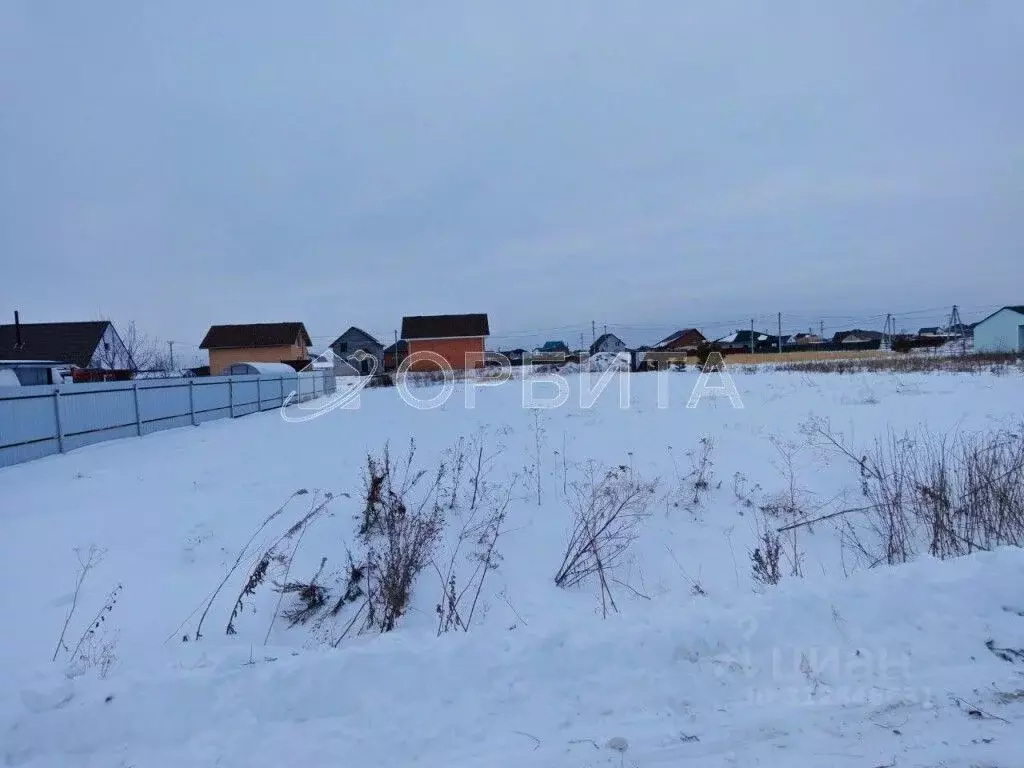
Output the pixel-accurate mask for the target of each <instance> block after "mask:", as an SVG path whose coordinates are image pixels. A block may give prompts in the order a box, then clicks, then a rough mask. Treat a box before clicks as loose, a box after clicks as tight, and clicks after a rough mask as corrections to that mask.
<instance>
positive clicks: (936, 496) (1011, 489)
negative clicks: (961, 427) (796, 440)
mask: <svg viewBox="0 0 1024 768" xmlns="http://www.w3.org/2000/svg"><path fill="white" fill-rule="evenodd" d="M808 433H809V434H810V436H811V439H812V441H814V442H816V443H817V444H818V445H819V446H822V447H824V448H825V449H827V450H829V451H831V452H834V453H838V454H839V455H842V456H844V457H846V458H847V459H848V460H849V461H851V462H852V463H853V464H854V465H855V466H856V467H857V471H858V475H859V481H860V487H861V493H862V494H863V495H864V496H865V498H866V499H867V501H868V502H869V504H868V505H867V506H865V507H859V508H856V509H854V510H850V511H853V512H863V513H865V514H866V522H865V523H864V524H862V525H858V524H856V523H855V521H853V520H850V519H845V520H844V523H843V536H844V543H846V544H851V545H852V546H853V547H854V549H855V551H857V552H858V553H859V554H860V555H861V556H863V557H864V558H865V559H866V560H867V562H868V564H869V566H874V565H877V564H879V563H887V564H895V563H902V562H905V561H907V560H908V559H910V558H912V557H914V556H915V555H916V554H917V553H918V552H920V551H927V552H928V553H929V554H931V555H933V556H935V557H939V558H949V557H957V556H960V555H965V554H969V553H971V552H974V551H978V550H989V549H992V548H993V547H996V546H1001V545H1014V546H1022V545H1024V424H1020V425H1018V426H1017V427H1016V428H1014V429H1008V428H1003V429H998V430H994V431H989V432H980V433H967V432H957V433H955V434H952V435H949V434H936V433H933V432H930V431H928V430H925V429H922V430H920V431H918V432H917V433H906V434H904V435H898V434H896V433H893V432H890V433H889V434H888V435H887V436H886V438H885V439H879V440H876V441H875V443H874V445H873V447H872V448H871V450H869V451H868V452H867V453H864V454H862V455H860V456H858V455H857V452H856V451H854V450H853V449H852V447H850V446H849V445H848V444H847V443H846V442H845V441H844V440H843V438H842V436H841V435H837V434H836V433H834V432H833V431H832V430H831V428H830V427H829V426H828V424H827V423H826V422H821V421H818V422H814V423H812V424H811V425H810V426H809V430H808Z"/></svg>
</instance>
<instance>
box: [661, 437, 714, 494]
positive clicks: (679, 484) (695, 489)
mask: <svg viewBox="0 0 1024 768" xmlns="http://www.w3.org/2000/svg"><path fill="white" fill-rule="evenodd" d="M714 450H715V440H714V438H713V437H711V436H709V435H705V436H704V437H702V438H701V439H700V440H699V441H698V443H697V447H696V448H692V449H690V450H688V451H687V452H686V460H687V463H688V464H689V469H688V471H686V472H685V473H684V472H682V471H681V470H680V468H679V464H678V462H677V461H676V458H675V455H674V454H673V453H672V447H671V446H669V456H670V457H671V459H672V466H673V468H674V471H675V480H676V483H675V487H673V488H671V489H670V490H669V492H668V496H667V498H666V503H667V504H668V506H670V507H685V508H687V509H689V510H691V511H695V510H698V509H700V508H701V507H702V506H704V503H705V501H706V498H707V495H708V494H709V493H710V492H711V486H712V484H713V483H714V480H715V461H714V458H713V457H714Z"/></svg>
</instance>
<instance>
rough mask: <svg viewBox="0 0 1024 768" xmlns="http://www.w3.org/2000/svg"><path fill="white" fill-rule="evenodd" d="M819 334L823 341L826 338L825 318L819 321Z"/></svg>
mask: <svg viewBox="0 0 1024 768" xmlns="http://www.w3.org/2000/svg"><path fill="white" fill-rule="evenodd" d="M818 335H819V336H821V340H822V341H824V340H825V321H824V320H819V321H818Z"/></svg>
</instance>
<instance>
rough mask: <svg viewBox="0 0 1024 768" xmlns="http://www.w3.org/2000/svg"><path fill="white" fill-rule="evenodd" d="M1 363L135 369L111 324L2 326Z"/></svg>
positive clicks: (17, 324)
mask: <svg viewBox="0 0 1024 768" xmlns="http://www.w3.org/2000/svg"><path fill="white" fill-rule="evenodd" d="M0 360H12V361H30V360H41V361H49V362H59V363H66V364H68V365H73V366H75V367H77V368H107V369H111V368H119V369H134V368H135V364H134V361H133V360H132V359H131V354H130V353H129V351H128V349H127V348H126V347H125V344H124V342H123V341H122V340H121V337H120V336H119V335H118V333H117V329H115V328H114V324H113V323H111V322H110V321H109V320H96V321H86V322H76V323H23V322H21V321H20V319H19V317H18V313H17V312H15V313H14V324H13V325H0Z"/></svg>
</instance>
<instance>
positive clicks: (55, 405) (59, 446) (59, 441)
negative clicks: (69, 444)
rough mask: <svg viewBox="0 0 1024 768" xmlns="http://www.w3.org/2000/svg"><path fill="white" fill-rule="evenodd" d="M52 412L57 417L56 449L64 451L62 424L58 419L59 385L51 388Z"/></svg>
mask: <svg viewBox="0 0 1024 768" xmlns="http://www.w3.org/2000/svg"><path fill="white" fill-rule="evenodd" d="M53 414H54V416H56V417H57V451H58V452H60V453H64V425H63V424H62V423H61V419H60V385H57V386H55V387H54V388H53Z"/></svg>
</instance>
